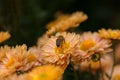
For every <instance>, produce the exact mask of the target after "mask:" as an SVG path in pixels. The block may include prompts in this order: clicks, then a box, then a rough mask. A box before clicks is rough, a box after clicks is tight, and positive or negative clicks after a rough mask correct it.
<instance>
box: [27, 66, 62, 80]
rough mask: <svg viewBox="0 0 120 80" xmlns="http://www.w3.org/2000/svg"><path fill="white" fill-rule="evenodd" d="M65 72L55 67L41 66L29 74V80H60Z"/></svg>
mask: <svg viewBox="0 0 120 80" xmlns="http://www.w3.org/2000/svg"><path fill="white" fill-rule="evenodd" d="M62 74H63V71H62V69H61V68H60V67H57V66H53V65H45V66H40V67H37V68H35V69H33V70H32V71H31V72H30V73H29V76H28V77H29V80H60V78H61V76H62Z"/></svg>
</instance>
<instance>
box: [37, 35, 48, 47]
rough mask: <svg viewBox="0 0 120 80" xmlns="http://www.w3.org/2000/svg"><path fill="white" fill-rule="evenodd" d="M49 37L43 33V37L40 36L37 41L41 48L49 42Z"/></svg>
mask: <svg viewBox="0 0 120 80" xmlns="http://www.w3.org/2000/svg"><path fill="white" fill-rule="evenodd" d="M48 39H49V37H48V36H47V35H45V34H44V35H43V36H42V37H40V38H39V39H38V41H37V47H39V48H41V47H43V45H44V44H45V43H46V42H47V40H48Z"/></svg>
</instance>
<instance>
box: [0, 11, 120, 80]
mask: <svg viewBox="0 0 120 80" xmlns="http://www.w3.org/2000/svg"><path fill="white" fill-rule="evenodd" d="M87 18H88V17H87V15H86V14H84V13H83V12H75V13H73V14H62V15H59V16H58V17H57V20H55V21H53V22H50V23H49V24H48V25H47V29H48V30H47V31H46V33H45V34H44V35H43V36H42V37H40V38H39V39H38V42H37V45H36V46H34V47H30V48H27V46H26V45H25V44H23V45H21V46H20V45H17V46H16V47H10V46H7V45H5V46H1V47H0V80H62V75H63V73H64V71H65V69H66V67H67V66H68V64H69V63H72V65H73V66H74V69H77V70H80V71H89V67H91V71H92V72H93V73H96V71H97V70H99V69H101V70H102V71H103V72H104V74H103V76H102V78H101V77H100V80H103V78H104V80H109V79H110V78H111V80H119V79H120V70H119V69H120V68H118V66H120V65H116V67H115V69H114V70H113V65H114V61H113V60H114V59H113V58H112V55H111V54H110V53H113V49H112V48H111V46H112V40H113V39H120V37H119V35H120V34H119V33H120V30H111V29H108V30H106V29H101V30H99V31H98V32H83V33H82V34H76V33H75V32H72V33H70V32H67V30H68V29H70V28H75V27H77V26H79V24H80V23H81V22H83V21H85V20H86V19H87ZM9 37H10V34H9V33H8V32H0V43H1V42H3V41H5V40H6V39H8V38H9ZM108 53H109V54H108ZM115 54H117V55H118V54H120V51H119V46H118V47H117V48H116V50H115ZM115 57H116V56H115ZM117 61H118V62H119V61H120V56H119V55H118V56H117V57H116V62H117ZM106 74H107V76H106ZM111 74H112V76H111ZM101 75H102V74H101Z"/></svg>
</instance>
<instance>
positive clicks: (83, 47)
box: [80, 39, 95, 51]
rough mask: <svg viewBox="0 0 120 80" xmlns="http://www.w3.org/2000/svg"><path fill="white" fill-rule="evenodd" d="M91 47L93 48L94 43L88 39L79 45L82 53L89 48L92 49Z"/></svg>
mask: <svg viewBox="0 0 120 80" xmlns="http://www.w3.org/2000/svg"><path fill="white" fill-rule="evenodd" d="M93 46H95V42H94V41H93V40H92V39H88V40H84V41H83V42H82V43H81V44H80V49H81V50H83V51H87V50H89V49H90V48H92V47H93Z"/></svg>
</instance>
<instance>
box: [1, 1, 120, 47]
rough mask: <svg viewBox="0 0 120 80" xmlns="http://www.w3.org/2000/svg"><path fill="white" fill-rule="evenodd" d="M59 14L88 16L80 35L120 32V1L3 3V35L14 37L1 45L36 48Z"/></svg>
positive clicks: (81, 26)
mask: <svg viewBox="0 0 120 80" xmlns="http://www.w3.org/2000/svg"><path fill="white" fill-rule="evenodd" d="M58 11H61V12H63V13H73V12H76V11H83V12H84V13H86V14H87V15H88V20H87V21H85V22H83V23H82V24H81V25H80V27H78V28H77V31H79V30H80V31H97V30H98V29H101V28H114V29H119V28H120V0H0V31H9V32H10V33H11V35H12V37H11V38H10V39H9V40H7V41H6V42H4V43H2V45H4V44H8V45H16V44H23V43H25V44H27V45H28V46H33V45H35V44H36V41H37V39H38V37H40V36H41V35H42V34H44V32H45V30H46V29H45V25H46V24H47V23H48V22H50V21H52V20H54V18H55V17H54V15H55V13H56V12H58Z"/></svg>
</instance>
